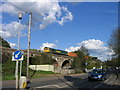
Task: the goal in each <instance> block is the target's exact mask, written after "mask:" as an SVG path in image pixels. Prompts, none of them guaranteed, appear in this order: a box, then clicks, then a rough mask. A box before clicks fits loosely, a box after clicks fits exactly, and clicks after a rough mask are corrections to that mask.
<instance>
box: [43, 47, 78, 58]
mask: <svg viewBox="0 0 120 90" xmlns="http://www.w3.org/2000/svg"><path fill="white" fill-rule="evenodd" d="M44 52H46V53H52V54H60V55H66V56H71V57H77V54H76V53H72V52H67V51H63V50H58V49H53V48H49V47H45V48H44Z"/></svg>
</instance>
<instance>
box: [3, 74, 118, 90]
mask: <svg viewBox="0 0 120 90" xmlns="http://www.w3.org/2000/svg"><path fill="white" fill-rule="evenodd" d="M87 76H88V75H87V74H81V75H65V76H59V77H46V78H39V79H33V80H31V83H29V84H28V85H27V89H28V90H39V89H42V90H43V89H44V90H46V89H48V90H59V89H61V90H63V89H65V88H67V89H68V88H69V90H79V89H91V90H96V89H103V88H104V89H113V90H117V89H120V74H116V73H113V72H112V73H108V74H107V77H106V78H107V79H106V80H104V81H97V80H93V81H88V79H87ZM14 87H15V85H4V86H3V88H14ZM3 90H4V89H3Z"/></svg>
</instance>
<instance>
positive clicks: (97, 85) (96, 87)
mask: <svg viewBox="0 0 120 90" xmlns="http://www.w3.org/2000/svg"><path fill="white" fill-rule="evenodd" d="M101 85H102V84H99V85H97V86H95V87H94V89H95V88H98V87H99V86H101Z"/></svg>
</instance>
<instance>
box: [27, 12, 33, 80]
mask: <svg viewBox="0 0 120 90" xmlns="http://www.w3.org/2000/svg"><path fill="white" fill-rule="evenodd" d="M31 23H32V13H29V24H28V51H27V81H29V80H28V78H29V57H30V29H31Z"/></svg>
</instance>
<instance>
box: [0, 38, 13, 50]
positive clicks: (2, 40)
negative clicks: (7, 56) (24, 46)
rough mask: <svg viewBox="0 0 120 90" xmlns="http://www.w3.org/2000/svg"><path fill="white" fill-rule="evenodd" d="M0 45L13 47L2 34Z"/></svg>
mask: <svg viewBox="0 0 120 90" xmlns="http://www.w3.org/2000/svg"><path fill="white" fill-rule="evenodd" d="M0 43H1V44H0V45H2V47H7V48H11V47H10V45H9V43H8V42H7V41H5V40H4V39H3V38H2V37H1V36H0Z"/></svg>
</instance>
